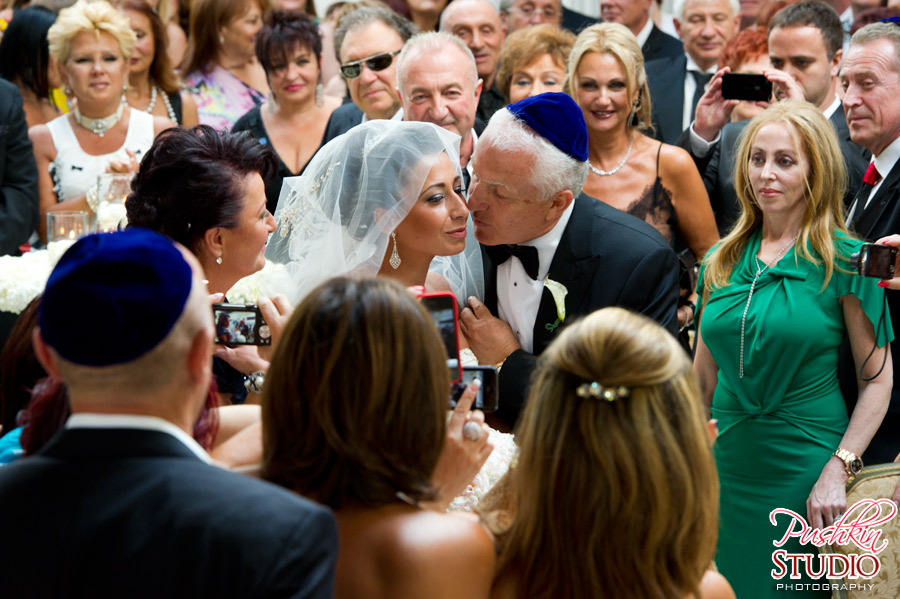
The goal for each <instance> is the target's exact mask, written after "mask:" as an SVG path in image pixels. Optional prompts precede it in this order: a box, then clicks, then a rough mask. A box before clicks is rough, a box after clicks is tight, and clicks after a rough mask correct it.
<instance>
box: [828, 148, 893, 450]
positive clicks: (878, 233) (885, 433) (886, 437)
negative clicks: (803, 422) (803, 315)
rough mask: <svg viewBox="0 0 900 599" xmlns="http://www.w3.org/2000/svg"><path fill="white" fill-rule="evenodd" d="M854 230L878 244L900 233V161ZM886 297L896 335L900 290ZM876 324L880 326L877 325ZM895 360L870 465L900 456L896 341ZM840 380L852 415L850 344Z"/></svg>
mask: <svg viewBox="0 0 900 599" xmlns="http://www.w3.org/2000/svg"><path fill="white" fill-rule="evenodd" d="M867 193H868V188H866V187H864V188H863V189H860V192H859V195H864V194H867ZM858 200H859V202H858V205H857V208H856V210H857V211H859V210H861V209H862V206H863V205H865V200H866V198H864V197H863V198H858ZM854 228H855V233H856V234H857V235H858V236H860V237H862V238H863V239H865V240H866V241H875V240H877V239H879V238H881V237H884V236H886V235H891V234H893V233H900V162H898V163H897V164H895V165H894V168H893V169H891V172H890V173H888V174H887V176H886V177H885V178H884V182H883V183H882V184H881V187H879V188H878V192H877V193H876V194H875V196H874V197H873V198H872V201H871V202H870V203H869V206H868V208H867V209H866V210H865V212H863V214H862V218H861V220H860V221H859V222H858V223H857V224H856V226H855V227H854ZM885 297H886V298H887V310H888V313H889V314H890V316H891V323H892V325H893V327H894V334H895V335H896V334H897V324H898V323H900V291H893V290H891V289H887V290H885ZM873 324H874V325H875V326H878V323H877V322H876V323H873ZM891 361H892V362H893V365H894V388H893V390H892V391H891V403H890V405H889V406H888V413H887V416H885V419H884V422H883V423H882V425H881V428H879V429H878V432H877V433H875V437H874V438H873V439H872V442H871V443H870V444H869V448H868V449H867V450H866V452H865V454H864V455H863V461H865V462H866V463H867V464H875V463H880V462H890V461H893V459H894V458H895V457H896V456H897V454H898V453H900V384H898V381H900V339H894V341H893V342H891ZM838 380H839V381H840V383H841V391H842V392H843V394H844V400H845V401H846V403H847V408H848V411H849V412H852V410H853V408H854V406H855V405H856V400H857V387H856V367H855V364H854V362H853V355H852V354H851V352H850V344H849V343H848V342H845V343H844V344H843V345H842V346H841V352H840V357H839V360H838Z"/></svg>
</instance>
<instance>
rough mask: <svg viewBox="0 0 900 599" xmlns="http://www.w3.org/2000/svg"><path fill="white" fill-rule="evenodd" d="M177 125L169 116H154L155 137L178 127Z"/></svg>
mask: <svg viewBox="0 0 900 599" xmlns="http://www.w3.org/2000/svg"><path fill="white" fill-rule="evenodd" d="M177 126H178V125H176V124H175V123H173V122H172V119H170V118H169V117H167V116H154V117H153V135H154V136H156V135H159V134H160V133H161V132H163V131H165V130H166V129H171V128H172V127H177Z"/></svg>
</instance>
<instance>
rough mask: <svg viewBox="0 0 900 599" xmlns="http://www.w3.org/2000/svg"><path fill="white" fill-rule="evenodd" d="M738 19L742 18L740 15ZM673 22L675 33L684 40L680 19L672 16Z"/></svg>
mask: <svg viewBox="0 0 900 599" xmlns="http://www.w3.org/2000/svg"><path fill="white" fill-rule="evenodd" d="M738 19H740V17H738ZM672 24H673V25H674V26H675V33H677V34H678V39H681V40H683V39H684V37H682V35H681V21H679V20H678V19H676V18H675V17H672Z"/></svg>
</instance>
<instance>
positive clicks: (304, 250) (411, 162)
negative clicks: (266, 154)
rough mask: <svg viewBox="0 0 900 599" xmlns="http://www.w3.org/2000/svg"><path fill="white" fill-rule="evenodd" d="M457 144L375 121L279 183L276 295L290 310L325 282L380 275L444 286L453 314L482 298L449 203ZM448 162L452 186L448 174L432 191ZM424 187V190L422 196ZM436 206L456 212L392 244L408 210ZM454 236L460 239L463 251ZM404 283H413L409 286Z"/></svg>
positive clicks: (477, 263) (450, 137) (461, 221)
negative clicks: (281, 277)
mask: <svg viewBox="0 0 900 599" xmlns="http://www.w3.org/2000/svg"><path fill="white" fill-rule="evenodd" d="M459 140H460V138H459V136H457V135H455V134H454V133H451V132H449V131H446V130H444V129H441V128H440V127H437V126H435V125H432V124H430V123H421V122H403V121H389V120H376V121H369V122H367V123H364V124H362V125H359V126H357V127H354V128H353V129H351V130H350V131H348V132H347V133H345V134H343V135H341V136H339V137H337V138H335V139H334V140H332V141H331V142H330V143H328V144H326V145H325V146H324V147H322V148H321V149H320V150H319V151H318V153H317V154H316V155H315V157H313V159H312V161H311V162H310V163H309V165H308V166H307V167H306V170H305V171H304V173H303V175H301V176H299V177H292V178H288V179H285V180H284V186H283V187H282V190H281V196H280V198H279V200H278V209H277V210H276V212H275V219H276V220H277V221H278V228H277V229H276V231H275V233H273V235H272V237H271V239H270V240H269V246H268V249H267V250H266V257H267V258H268V259H270V260H271V261H272V262H275V263H280V264H284V265H286V268H287V275H288V277H289V279H290V280H289V281H282V282H281V283H280V284H279V285H278V287H281V289H279V291H281V292H283V293H285V294H286V295H287V296H288V297H289V299H290V300H291V301H292V302H293V303H294V304H295V305H296V304H297V303H299V302H300V300H301V299H302V298H303V297H304V296H305V295H306V294H307V293H309V292H310V291H312V290H313V289H314V288H315V287H316V286H318V285H319V284H320V283H322V282H324V281H325V280H326V279H329V278H331V277H334V276H337V275H343V274H352V275H356V276H360V277H371V276H375V275H376V274H380V275H382V276H388V277H391V278H395V279H398V280H400V281H401V282H403V283H405V284H410V283H412V284H418V285H426V287H427V290H428V291H431V290H437V289H435V287H446V286H447V285H448V286H449V289H451V290H452V291H453V292H454V293H455V294H456V296H457V298H458V300H459V301H460V303H461V305H464V304H465V300H466V298H467V297H469V296H471V295H474V296H477V297H483V296H484V293H483V291H484V282H483V278H484V277H483V270H482V263H481V250H480V248H479V246H478V243H477V241H476V240H475V236H474V231H473V229H472V223H471V220H470V219H468V218H467V217H468V210H467V209H466V208H465V198H464V196H460V195H454V194H459V193H460V191H461V190H460V189H459V188H458V187H457V186H459V185H461V183H460V181H461V178H460V176H461V171H460V169H459ZM448 160H449V163H450V165H452V168H453V171H455V180H454V179H453V171H450V173H451V180H453V181H454V182H453V184H452V186H451V188H450V189H446V187H447V186H446V185H444V186H443V187H439V186H435V185H432V180H433V179H434V177H435V173H437V172H438V171H439V170H440V171H441V172H445V173H446V172H447V171H448V169H449V168H450V167H449V166H448V165H447V161H448ZM432 171H434V173H433V172H432ZM426 182H427V183H428V184H429V187H428V190H425V189H423V187H425V184H426ZM432 189H435V190H436V191H434V192H432V191H431V190H432ZM460 200H461V204H460ZM440 202H447V203H448V205H449V203H451V202H452V203H453V205H454V206H455V207H456V208H455V210H456V212H455V213H453V219H455V221H454V222H453V223H451V222H450V216H448V217H447V224H444V225H441V226H437V225H434V222H435V219H434V218H431V220H430V221H429V223H428V224H425V225H423V224H421V219H416V225H415V226H416V227H417V230H414V231H408V233H406V234H397V231H398V227H399V226H400V225H401V223H402V222H403V220H404V219H405V218H406V217H407V215H409V214H410V211H411V210H413V209H414V208H416V206H417V204H421V203H424V204H427V206H425V207H424V208H422V209H423V210H433V209H434V207H435V206H437V204H438V203H440ZM460 206H461V208H460ZM417 209H418V208H417ZM447 214H448V215H449V214H451V209H450V208H448V209H447ZM438 218H440V217H438ZM429 226H431V228H432V229H434V230H433V231H432V230H431V229H429V228H428V227H429ZM448 227H455V228H456V230H455V231H450V230H449V229H448ZM461 227H466V229H467V231H468V235H467V236H466V238H465V239H466V243H465V249H462V245H463V244H462V241H463V240H462V232H461V231H460V230H459V229H460V228H461ZM407 229H409V227H407ZM448 231H449V233H450V234H449V235H448ZM423 236H424V237H425V238H426V239H425V240H424V242H423V241H422V240H421V239H420V238H422V237H423ZM432 236H433V238H432ZM412 238H417V239H416V240H413V239H412ZM414 241H415V242H414ZM441 254H449V255H441ZM432 258H433V259H432ZM429 262H430V265H429ZM423 264H424V265H427V269H428V271H429V273H428V274H429V276H428V277H427V283H426V280H425V278H424V277H419V276H418V275H420V274H422V275H424V274H425V273H424V272H422V273H420V272H419V271H415V272H411V269H414V268H415V267H416V265H423ZM435 274H438V275H440V276H441V277H443V279H444V280H445V281H446V284H445V283H444V282H443V281H441V279H440V277H435V276H434V275H435ZM411 276H412V278H413V279H419V278H421V280H413V281H411V280H410V277H411Z"/></svg>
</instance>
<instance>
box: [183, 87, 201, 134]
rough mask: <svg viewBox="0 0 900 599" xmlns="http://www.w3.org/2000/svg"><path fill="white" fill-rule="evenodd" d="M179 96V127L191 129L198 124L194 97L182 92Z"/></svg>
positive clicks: (198, 119) (198, 117) (198, 118)
mask: <svg viewBox="0 0 900 599" xmlns="http://www.w3.org/2000/svg"><path fill="white" fill-rule="evenodd" d="M180 95H181V126H182V127H193V126H195V125H198V124H200V116H199V115H198V114H197V103H196V102H195V101H194V97H193V96H192V95H191V94H189V93H187V92H186V91H184V90H182V91H181V92H180Z"/></svg>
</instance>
